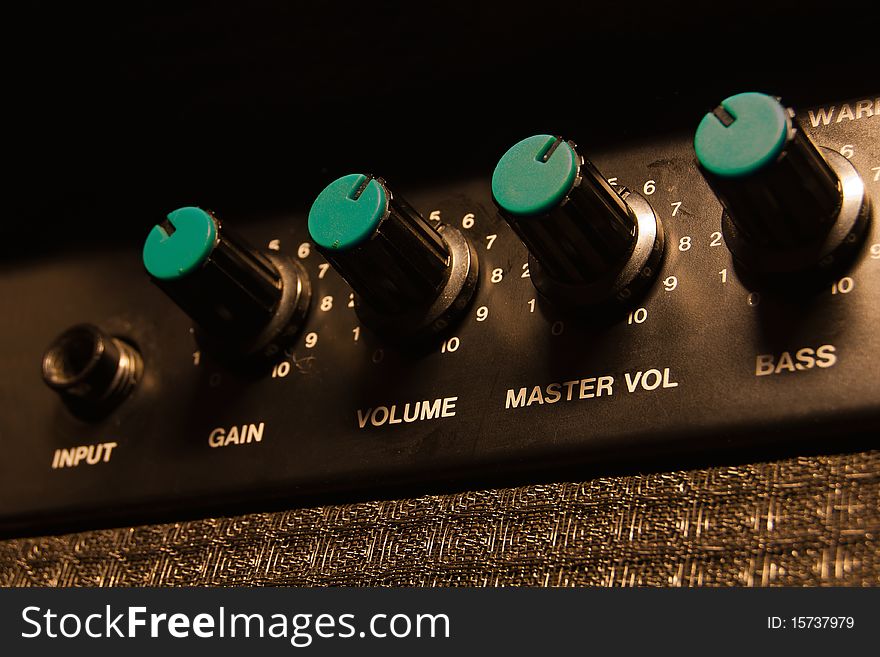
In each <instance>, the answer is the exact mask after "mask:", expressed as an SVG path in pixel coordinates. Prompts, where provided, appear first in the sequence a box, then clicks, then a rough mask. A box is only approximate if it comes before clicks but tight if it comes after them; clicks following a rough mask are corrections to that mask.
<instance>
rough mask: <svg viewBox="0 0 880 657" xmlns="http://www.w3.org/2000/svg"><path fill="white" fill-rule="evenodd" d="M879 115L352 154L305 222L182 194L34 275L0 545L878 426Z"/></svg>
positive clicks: (19, 285)
mask: <svg viewBox="0 0 880 657" xmlns="http://www.w3.org/2000/svg"><path fill="white" fill-rule="evenodd" d="M878 115H880V99H878V98H869V99H855V100H853V101H850V102H846V103H839V104H838V105H837V106H835V107H821V108H804V109H800V108H798V109H797V111H794V110H793V109H791V108H789V107H787V106H786V105H785V104H784V102H780V100H779V99H776V98H773V97H771V96H766V95H763V94H758V93H743V94H737V95H734V96H731V97H729V98H726V99H724V100H723V101H721V102H720V103H719V104H718V106H717V107H715V108H714V109H713V108H707V112H706V115H705V117H704V118H703V120H702V121H701V122H700V123H699V125H698V126H695V127H694V128H695V130H694V131H693V132H691V133H690V134H680V135H663V136H661V137H658V138H657V139H656V140H654V141H651V142H642V143H638V144H627V145H622V146H620V147H619V148H616V149H610V150H601V151H596V152H593V151H591V150H590V149H589V148H588V147H587V146H586V145H585V143H581V142H579V141H578V135H555V134H529V133H525V134H523V135H518V136H516V137H515V138H513V139H511V145H510V148H509V149H508V150H507V151H506V152H503V153H499V154H498V159H497V161H496V162H494V163H489V164H488V165H487V167H486V172H485V175H484V176H480V177H477V178H473V179H466V180H461V181H458V182H457V183H444V184H442V185H431V184H428V183H427V181H426V185H425V186H424V187H420V188H412V189H400V188H398V186H397V185H396V184H395V182H394V181H393V180H386V179H385V178H384V177H383V176H382V172H381V171H354V172H351V173H350V174H347V175H344V176H342V177H339V178H336V179H334V180H328V181H327V184H326V186H325V187H324V188H323V189H320V190H315V195H314V199H312V202H311V209H310V211H309V212H308V213H307V214H302V215H284V214H281V215H278V216H254V217H251V216H230V215H228V214H226V213H225V212H224V209H223V208H222V207H199V206H196V205H191V206H185V207H180V208H173V207H170V208H168V212H167V213H166V214H165V215H164V216H160V217H156V222H155V226H153V227H152V229H151V230H150V231H149V232H148V233H147V234H145V235H144V239H143V241H141V242H139V243H136V244H130V245H129V246H128V247H127V248H121V249H120V248H113V249H109V248H108V249H101V248H97V247H96V249H95V250H94V252H88V253H85V252H76V253H66V254H64V255H63V257H58V258H56V259H53V260H51V261H48V260H47V261H42V260H39V259H33V260H29V261H23V262H21V263H16V264H15V266H14V267H10V268H6V269H5V270H4V272H3V274H2V276H0V300H2V304H3V305H2V317H3V319H2V326H3V330H2V338H3V340H2V343H0V359H2V361H0V362H2V369H3V376H2V378H0V449H2V451H3V458H2V459H0V531H2V532H3V533H6V534H14V533H23V532H27V531H32V530H41V531H51V530H53V529H54V528H58V527H66V526H72V525H77V524H78V525H86V526H94V525H99V524H107V523H115V522H131V521H137V520H139V519H152V518H163V519H172V518H175V517H180V516H181V515H184V514H188V513H195V512H199V511H211V510H213V511H217V510H220V511H222V510H225V509H231V508H236V509H240V508H248V509H259V508H261V505H265V504H267V503H269V502H270V501H273V500H274V501H283V502H285V503H291V502H293V503H296V501H297V500H305V499H314V498H320V497H321V496H327V495H333V496H336V497H337V498H338V497H340V496H341V497H345V496H358V497H363V496H368V495H380V494H385V491H390V490H395V489H398V490H399V489H401V488H403V487H406V488H407V489H408V490H429V489H430V490H433V489H438V488H442V487H444V486H455V485H457V484H456V483H455V482H469V484H473V483H474V482H483V483H485V484H486V485H490V484H492V483H495V482H498V481H501V480H504V478H505V477H519V478H521V477H524V476H525V477H530V476H534V477H546V476H548V473H552V472H555V471H560V470H565V471H571V470H572V469H576V468H579V467H587V466H589V467H591V468H593V467H602V466H601V465H600V464H605V463H616V464H624V465H625V466H626V467H631V468H643V467H650V464H651V463H652V462H655V461H656V460H657V459H664V460H669V459H672V460H674V459H676V458H688V457H689V456H696V457H698V458H710V459H711V458H712V456H711V455H712V454H713V453H714V452H718V453H721V452H724V453H729V452H730V451H731V450H751V451H752V452H753V453H754V452H755V451H757V452H758V453H760V452H761V450H770V449H771V448H772V449H774V450H775V449H779V448H780V447H782V448H789V449H791V448H794V449H796V448H797V446H799V445H803V444H805V443H806V442H808V441H809V442H811V443H815V442H816V441H818V442H820V443H823V444H827V446H828V448H830V449H836V448H842V447H843V446H844V445H845V444H846V442H845V441H847V440H849V439H851V438H861V439H864V438H866V437H867V438H868V439H870V437H871V436H875V437H876V435H877V430H878V427H880V362H878V353H880V333H878V330H877V326H878V324H880V307H878V298H880V225H878V224H880V217H878V216H877V206H878V203H880V198H878V197H880V182H878V181H880V130H878V126H880V116H878ZM343 156H344V154H343V153H340V157H343ZM413 164H414V165H417V163H413ZM292 205H293V204H292ZM786 446H787V447H786Z"/></svg>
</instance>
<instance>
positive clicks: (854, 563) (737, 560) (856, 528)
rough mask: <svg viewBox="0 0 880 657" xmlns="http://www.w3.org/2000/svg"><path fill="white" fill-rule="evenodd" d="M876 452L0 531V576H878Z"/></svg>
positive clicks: (47, 579) (832, 581) (12, 580)
mask: <svg viewBox="0 0 880 657" xmlns="http://www.w3.org/2000/svg"><path fill="white" fill-rule="evenodd" d="M878 534H880V451H870V452H863V453H858V454H842V455H834V456H814V457H801V458H794V459H787V460H781V461H775V462H771V463H759V464H751V465H741V466H734V467H715V468H709V469H701V470H690V471H680V472H668V473H657V474H646V475H633V476H622V477H603V478H596V479H592V480H590V481H586V482H582V483H557V484H541V485H531V486H522V487H517V488H507V489H498V490H485V491H475V492H466V493H460V494H451V495H431V496H423V497H417V498H413V499H403V500H396V501H376V502H363V503H356V504H347V505H337V506H322V507H316V508H306V509H296V510H291V511H284V512H277V513H258V514H252V515H244V516H238V517H231V518H214V519H207V520H199V521H192V522H179V523H172V524H160V525H148V526H141V527H131V528H122V529H111V530H99V531H88V532H81V533H76V534H69V535H66V536H58V537H43V538H25V539H15V540H7V541H2V542H0V585H4V586H178V585H190V586H192V585H197V586H200V585H218V586H226V585H296V586H323V585H349V586H357V585H374V586H446V585H465V586H498V585H530V586H572V585H615V586H620V585H622V586H632V585H659V586H694V585H741V586H766V585H874V586H876V585H880V547H878V546H880V541H878Z"/></svg>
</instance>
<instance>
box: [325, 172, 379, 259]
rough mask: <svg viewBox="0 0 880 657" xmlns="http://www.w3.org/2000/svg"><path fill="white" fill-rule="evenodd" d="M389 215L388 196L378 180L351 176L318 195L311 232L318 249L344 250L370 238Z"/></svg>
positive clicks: (357, 174) (331, 184) (334, 183)
mask: <svg viewBox="0 0 880 657" xmlns="http://www.w3.org/2000/svg"><path fill="white" fill-rule="evenodd" d="M387 213H388V197H387V195H386V194H385V189H384V187H383V186H382V185H381V184H380V183H379V181H377V180H375V179H374V178H368V177H367V176H365V175H363V174H360V173H352V174H349V175H347V176H342V178H337V179H336V180H334V181H333V182H332V183H330V184H329V185H327V187H325V188H324V190H323V191H322V192H321V193H320V194H318V198H316V199H315V202H314V203H313V204H312V209H311V210H310V211H309V233H310V234H311V236H312V239H313V240H315V243H316V244H317V245H318V246H320V247H323V248H325V249H329V250H331V251H345V250H348V249H351V248H352V247H355V246H357V245H358V244H361V243H362V242H364V241H365V240H366V239H367V238H369V236H370V235H372V234H373V231H375V230H376V228H377V227H378V226H379V223H380V222H381V221H382V219H383V218H384V217H385V215H386V214H387Z"/></svg>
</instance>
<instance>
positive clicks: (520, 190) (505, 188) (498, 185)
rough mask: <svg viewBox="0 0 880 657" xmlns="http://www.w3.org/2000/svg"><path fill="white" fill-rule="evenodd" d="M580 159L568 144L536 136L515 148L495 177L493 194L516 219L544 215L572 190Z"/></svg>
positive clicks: (547, 137) (500, 165)
mask: <svg viewBox="0 0 880 657" xmlns="http://www.w3.org/2000/svg"><path fill="white" fill-rule="evenodd" d="M577 172H578V157H577V154H576V153H575V152H574V149H573V148H572V147H571V146H570V145H569V144H568V143H566V142H565V141H563V140H561V139H559V138H557V137H553V136H552V135H535V136H534V137H528V138H527V139H523V140H522V141H520V142H518V143H516V144H514V145H513V146H511V148H510V149H509V150H508V151H507V152H506V153H505V154H504V155H503V156H502V157H501V159H500V160H499V161H498V164H497V166H496V167H495V172H494V173H493V174H492V194H493V195H494V197H495V200H496V201H497V203H498V205H499V206H501V208H502V209H503V210H505V211H506V212H508V213H510V214H511V215H514V216H517V217H534V216H540V215H544V214H546V213H548V212H550V211H551V210H552V209H553V208H554V207H556V206H557V205H558V204H559V202H560V201H562V199H563V198H565V195H566V194H568V192H569V191H570V190H571V188H572V185H573V184H574V181H575V178H576V177H577Z"/></svg>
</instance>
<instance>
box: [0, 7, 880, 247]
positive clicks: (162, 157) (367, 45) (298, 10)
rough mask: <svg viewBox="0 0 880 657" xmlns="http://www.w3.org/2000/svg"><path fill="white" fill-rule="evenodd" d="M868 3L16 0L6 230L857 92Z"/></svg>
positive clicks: (616, 135)
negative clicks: (743, 101) (724, 104)
mask: <svg viewBox="0 0 880 657" xmlns="http://www.w3.org/2000/svg"><path fill="white" fill-rule="evenodd" d="M866 12H867V9H866V7H864V6H862V7H859V6H858V5H855V4H850V3H829V2H820V1H814V0H805V1H801V2H778V1H773V2H766V1H765V2H754V1H752V0H749V1H747V2H739V3H734V2H728V1H725V2H702V3H671V2H644V1H641V0H640V1H638V2H631V1H630V2H622V3H615V2H607V3H595V2H556V1H550V2H548V1H547V0H542V1H541V2H533V3H527V4H526V3H517V2H497V1H494V2H455V3H453V2H360V3H336V2H327V1H324V2H281V1H275V2H269V1H259V2H188V3H155V2H123V3H112V4H111V3H96V4H88V3H46V2H34V3H25V6H20V7H17V8H15V9H13V10H12V11H11V13H9V14H7V16H6V19H5V20H4V22H5V24H6V30H5V31H6V32H7V34H6V35H5V37H4V39H5V43H6V45H5V47H4V49H5V50H6V51H7V52H6V56H5V58H4V59H5V63H6V66H5V68H7V72H6V75H4V78H5V80H4V83H3V87H4V91H5V93H4V96H5V98H6V100H5V102H4V105H5V109H6V111H7V112H8V113H7V118H6V119H5V121H4V139H3V142H4V145H3V148H2V157H3V159H4V160H5V166H4V168H5V169H6V171H7V173H6V174H5V178H6V181H5V185H4V186H5V187H6V192H5V195H6V211H5V213H4V217H3V219H2V222H0V236H2V237H3V240H2V242H3V246H2V247H0V248H2V252H3V254H4V255H5V256H6V257H14V256H16V255H20V254H22V253H33V252H36V251H39V252H45V251H46V250H49V249H53V248H58V247H61V248H75V247H76V246H77V245H79V244H81V243H83V242H86V241H95V240H118V239H121V240H124V241H128V242H131V241H132V240H135V241H139V240H140V237H141V236H142V235H143V233H144V231H145V230H146V229H147V227H148V226H149V225H150V224H151V223H152V222H153V221H154V220H155V217H156V216H158V215H159V214H164V212H167V209H168V208H170V207H176V206H178V205H181V204H200V203H202V204H206V205H209V206H211V207H223V208H225V209H226V210H230V209H233V210H235V211H236V212H237V213H238V214H241V213H242V212H253V213H255V214H256V213H259V212H263V211H266V210H270V209H273V210H274V209H280V210H291V209H293V210H299V209H302V208H306V207H308V205H309V204H310V202H311V200H312V199H313V198H314V196H315V194H316V193H317V192H318V191H319V190H320V189H321V188H322V186H323V185H324V184H325V183H326V182H327V181H328V180H330V179H332V178H333V177H335V176H337V175H339V174H342V173H347V172H349V171H353V170H358V169H365V170H370V171H375V172H381V173H382V174H383V175H384V176H385V177H386V178H388V179H393V180H395V181H397V182H398V183H402V184H404V185H407V184H415V183H418V184H420V185H424V184H430V183H431V182H432V181H433V180H441V179H443V178H448V177H461V176H464V175H470V174H472V173H474V172H479V173H480V174H485V172H486V171H490V170H491V167H492V165H493V164H494V162H495V160H496V159H497V157H498V155H499V154H500V153H502V152H503V150H504V149H505V148H506V146H507V145H509V143H510V142H511V140H512V139H515V138H521V137H522V136H523V135H525V134H531V133H534V132H535V131H549V132H555V133H564V134H570V135H572V136H573V137H574V138H575V139H576V140H578V141H579V142H580V143H582V144H585V145H587V146H592V145H600V144H602V143H606V142H608V141H611V140H626V139H635V138H639V137H640V136H643V135H646V134H655V133H658V132H659V133H662V132H663V131H665V130H666V129H672V128H678V127H682V126H692V125H695V124H696V122H697V121H698V120H699V117H700V116H701V115H702V114H703V113H704V112H705V111H706V110H707V109H708V108H710V107H712V106H713V105H714V104H715V103H717V102H718V100H719V99H720V98H723V97H724V96H726V95H729V94H731V93H736V92H739V91H743V90H759V91H765V92H769V93H774V94H779V95H782V96H783V97H784V98H785V100H786V101H787V102H788V103H790V104H792V105H795V106H797V105H801V106H803V105H805V104H817V103H821V102H823V101H824V100H832V99H833V100H840V99H841V98H844V97H855V96H859V95H860V94H862V93H866V92H869V91H870V92H871V93H873V91H874V89H871V85H872V84H876V77H877V76H876V64H877V52H876V50H877V48H876V39H875V38H874V37H876V34H873V33H872V27H871V26H872V25H873V19H872V18H871V17H870V16H868V15H867V13H866ZM47 225H48V226H49V227H51V231H46V230H45V228H46V226H47ZM36 236H39V238H40V239H39V240H36V239H34V238H35V237H36Z"/></svg>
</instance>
